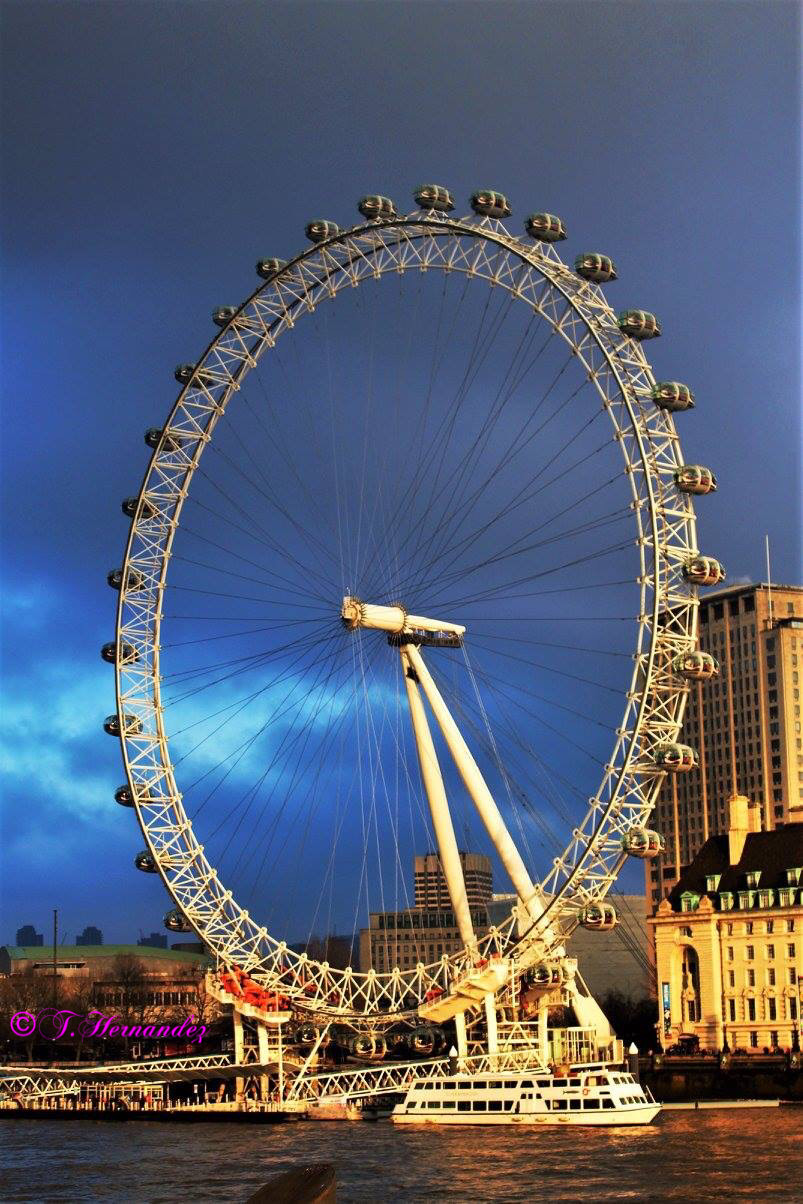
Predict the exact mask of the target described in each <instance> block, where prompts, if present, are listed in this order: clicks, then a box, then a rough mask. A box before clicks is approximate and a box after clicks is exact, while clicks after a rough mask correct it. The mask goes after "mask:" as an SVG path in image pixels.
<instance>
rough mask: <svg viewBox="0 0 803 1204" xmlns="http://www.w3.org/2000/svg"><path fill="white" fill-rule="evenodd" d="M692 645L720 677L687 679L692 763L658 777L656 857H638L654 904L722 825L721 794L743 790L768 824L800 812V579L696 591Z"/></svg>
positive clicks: (686, 733)
mask: <svg viewBox="0 0 803 1204" xmlns="http://www.w3.org/2000/svg"><path fill="white" fill-rule="evenodd" d="M699 629H700V648H701V649H702V650H703V651H705V652H710V653H711V654H712V655H713V656H714V657H715V658H716V659H717V661H718V662H719V666H720V673H719V677H718V678H715V679H714V680H712V681H709V682H705V683H702V682H695V683H692V686H691V692H690V695H689V701H688V705H687V708H686V714H685V716H684V721H683V727H682V730H681V735H680V737H679V739H680V740H681V742H682V743H684V744H689V745H690V746H691V747H692V748H693V749H694V750H695V751H696V753H697V755H698V760H699V764H698V766H697V768H695V769H692V770H690V771H688V772H686V773H676V774H670V775H668V777H667V778H666V780H665V781H664V783H663V784H662V786H661V790H660V793H659V796H658V804H657V807H656V811H655V827H656V828H657V830H658V831H659V832H660V833H661V835H662V836H663V837H664V840H665V842H666V850H665V852H664V854H663V856H662V857H658V858H656V859H655V860H654V861H652V862H647V896H648V899H650V902H651V904H652V907H651V910H654V909H655V907H656V906H657V904H658V903H659V902H660V900H661V899H662V898H663V897H664V896H665V895H666V894H667V892H668V891H669V890H671V888H672V887H673V886H674V884H675V883H676V882H677V880H678V878H679V876H680V873H681V870H682V868H683V867H684V866H687V865H689V864H690V863H691V862H692V860H693V859H694V857H695V856H696V855H697V853H698V852H699V850H700V849H701V848H702V846H703V844H704V843H705V842H706V840H708V838H709V836H710V835H711V834H712V833H714V832H722V831H725V830H726V829H727V803H728V799H729V798H730V796H731V795H733V794H745V795H746V796H747V797H748V798H749V799H750V800H751V802H753V803H755V804H756V805H757V806H758V807H759V811H760V816H761V827H762V829H764V830H770V829H772V828H775V827H778V826H779V825H781V824H784V823H788V822H789V821H790V817H793V818H798V817H800V816H801V811H800V808H801V805H803V744H802V743H801V740H802V739H803V736H802V734H801V713H800V708H801V699H800V688H801V684H800V675H801V672H803V586H799V585H775V584H768V583H767V582H761V583H758V584H748V585H735V586H731V587H729V588H727V589H720V590H717V591H716V592H714V593H709V594H706V596H705V597H704V598H702V599H701V601H700V628H699Z"/></svg>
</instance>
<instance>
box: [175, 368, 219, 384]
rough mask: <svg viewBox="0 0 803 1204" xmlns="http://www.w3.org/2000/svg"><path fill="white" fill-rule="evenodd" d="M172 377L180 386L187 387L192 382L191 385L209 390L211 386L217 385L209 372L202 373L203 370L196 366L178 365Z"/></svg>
mask: <svg viewBox="0 0 803 1204" xmlns="http://www.w3.org/2000/svg"><path fill="white" fill-rule="evenodd" d="M173 375H174V376H175V378H176V380H177V381H178V383H179V384H180V385H188V384H190V382H192V384H193V385H196V386H200V385H206V387H207V388H210V387H211V386H212V385H214V384H216V383H218V382H216V381H215V378H214V377H213V376H212V375H211V374H210V373H209V372H204V370H203V368H198V365H197V364H179V365H178V367H177V368H176V369H175V370H174V372H173Z"/></svg>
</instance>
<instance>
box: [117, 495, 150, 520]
mask: <svg viewBox="0 0 803 1204" xmlns="http://www.w3.org/2000/svg"><path fill="white" fill-rule="evenodd" d="M138 504H139V498H138V497H126V498H123V502H122V506H121V509H122V511H123V514H124V515H125V516H126V518H136V515H137V506H138ZM156 513H157V510H156V507H155V506H154V504H153V502H149V501H148V499H147V498H145V499H144V500H143V502H142V517H143V518H154V517H155V516H156Z"/></svg>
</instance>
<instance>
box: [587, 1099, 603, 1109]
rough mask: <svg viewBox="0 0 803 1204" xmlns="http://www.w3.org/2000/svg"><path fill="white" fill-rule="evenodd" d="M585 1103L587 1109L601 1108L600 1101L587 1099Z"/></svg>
mask: <svg viewBox="0 0 803 1204" xmlns="http://www.w3.org/2000/svg"><path fill="white" fill-rule="evenodd" d="M585 1103H586V1107H587V1108H599V1106H600V1102H599V1100H598V1099H587V1100H586V1102H585Z"/></svg>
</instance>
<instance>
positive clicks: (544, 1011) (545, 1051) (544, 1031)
mask: <svg viewBox="0 0 803 1204" xmlns="http://www.w3.org/2000/svg"><path fill="white" fill-rule="evenodd" d="M548 1020H549V1004H548V1002H547V997H546V995H544V996H543V997H542V998H541V999H539V1001H538V1056H539V1058H540V1059H541V1065H542V1066H546V1064H547V1062H548V1061H549V1029H548V1026H547V1021H548Z"/></svg>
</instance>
